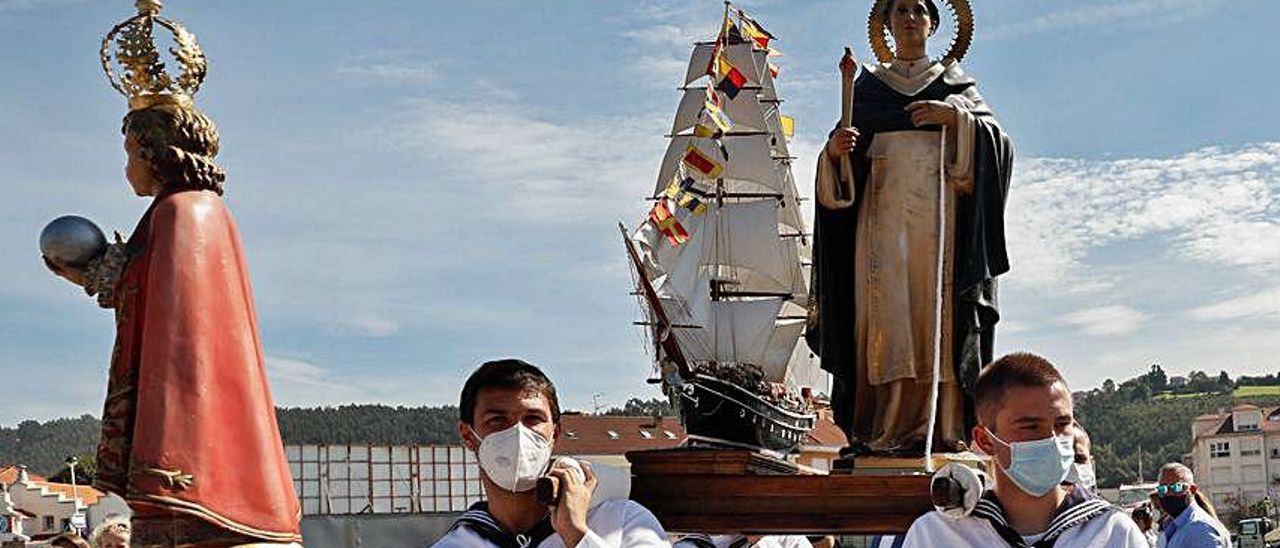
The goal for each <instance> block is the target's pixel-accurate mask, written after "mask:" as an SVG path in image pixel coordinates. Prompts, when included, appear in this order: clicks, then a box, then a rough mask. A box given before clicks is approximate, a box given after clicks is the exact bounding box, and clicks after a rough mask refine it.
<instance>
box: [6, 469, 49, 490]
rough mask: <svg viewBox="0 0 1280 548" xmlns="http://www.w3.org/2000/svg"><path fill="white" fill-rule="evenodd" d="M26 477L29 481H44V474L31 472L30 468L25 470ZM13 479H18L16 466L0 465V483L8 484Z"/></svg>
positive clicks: (13, 480)
mask: <svg viewBox="0 0 1280 548" xmlns="http://www.w3.org/2000/svg"><path fill="white" fill-rule="evenodd" d="M27 477H28V478H31V481H45V479H44V476H41V475H40V474H33V473H32V472H31V471H30V470H28V471H27ZM15 481H18V467H17V466H0V484H4V485H10V484H12V483H13V482H15Z"/></svg>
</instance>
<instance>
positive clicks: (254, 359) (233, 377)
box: [45, 0, 302, 546]
mask: <svg viewBox="0 0 1280 548" xmlns="http://www.w3.org/2000/svg"><path fill="white" fill-rule="evenodd" d="M138 7H139V15H137V16H136V17H133V18H131V19H129V20H127V21H125V22H123V23H121V24H120V25H118V26H116V28H115V29H113V30H112V31H111V33H110V34H108V36H107V38H106V40H105V41H104V42H103V61H104V68H105V69H107V74H108V77H109V78H110V79H111V82H112V84H113V85H114V86H115V87H116V88H117V89H118V90H120V91H121V92H122V93H124V94H125V95H126V96H127V97H129V105H130V112H129V113H128V114H127V115H126V116H125V117H124V125H123V133H124V149H125V152H126V154H127V156H128V162H127V165H126V167H125V175H126V178H127V179H128V181H129V184H130V186H132V188H133V191H134V192H135V193H137V194H138V195H139V196H144V197H148V198H150V200H151V205H150V207H149V208H148V209H147V211H146V213H145V214H143V216H142V219H141V220H140V221H139V222H138V224H137V227H136V228H135V229H134V230H133V233H132V235H131V236H130V237H129V238H128V240H127V241H119V240H120V238H119V237H117V243H115V244H112V245H110V246H108V247H107V249H106V251H105V253H103V254H102V255H101V256H100V257H98V258H97V259H94V260H93V261H92V262H90V263H89V264H88V265H87V266H84V267H77V266H75V265H69V264H61V263H59V261H57V260H55V259H52V258H50V257H49V256H48V255H46V257H45V261H46V263H47V264H48V265H49V267H50V268H51V269H53V270H54V272H55V273H58V274H59V275H61V276H63V277H64V278H67V279H68V280H71V281H72V282H74V283H77V284H79V285H82V286H83V287H84V288H85V290H86V291H87V292H88V293H89V294H90V295H93V296H96V297H97V299H98V302H99V304H100V305H102V306H104V307H107V308H113V309H114V310H115V315H116V342H115V348H114V350H113V352H112V356H111V367H110V372H109V380H108V385H107V399H106V403H105V406H104V409H103V416H102V440H101V445H100V446H99V448H98V457H97V464H98V470H99V475H98V477H97V479H96V486H97V487H98V488H100V489H103V490H106V491H110V492H112V493H116V494H118V495H120V496H122V497H124V499H125V500H126V501H128V503H129V506H130V508H131V509H132V510H133V518H132V519H133V538H132V542H133V545H134V546H194V545H200V546H236V545H245V544H253V545H298V543H300V542H301V540H302V537H301V530H300V524H299V522H300V519H301V515H300V511H299V506H298V499H297V497H296V495H295V493H294V488H293V481H292V479H291V477H290V474H289V467H288V463H287V462H286V460H285V456H284V447H283V445H282V444H281V441H280V431H279V429H278V427H277V425H276V418H275V406H274V405H273V403H272V400H271V393H270V390H269V389H268V386H267V377H266V373H265V367H264V360H263V353H262V345H261V339H260V337H259V331H258V320H257V317H256V315H255V313H254V307H253V297H252V293H251V291H250V287H249V273H248V270H247V268H246V265H245V259H244V253H243V251H242V249H241V245H240V237H239V234H238V233H237V231H236V225H235V221H234V220H233V219H232V217H231V213H230V211H228V209H227V206H226V204H225V203H224V202H223V199H222V193H223V184H224V179H225V174H224V172H223V170H222V168H221V167H219V166H218V165H217V164H215V163H214V157H215V156H216V155H217V153H218V130H217V128H216V127H215V126H214V124H213V122H212V121H211V120H210V119H209V117H207V116H206V115H205V114H204V113H202V112H201V111H200V110H198V109H196V108H195V107H194V106H193V103H192V95H193V94H194V93H195V92H196V90H197V89H198V87H199V85H200V82H201V81H202V80H203V78H204V73H205V60H204V55H203V53H201V51H200V49H199V46H197V45H196V43H195V39H194V37H193V36H192V35H191V34H190V33H188V32H187V31H186V30H185V29H183V28H182V27H181V26H179V25H178V24H177V23H174V22H173V21H170V20H168V19H164V18H162V17H160V16H159V11H160V6H159V4H158V2H155V1H154V0H150V1H148V0H142V1H139V2H138ZM166 28H167V29H168V30H170V31H172V32H173V34H174V43H175V44H176V45H175V46H174V49H173V50H172V51H173V53H174V55H175V56H176V57H177V61H176V63H175V64H177V65H180V66H181V67H182V72H181V74H179V75H169V74H166V72H165V67H164V64H163V63H161V62H160V61H159V58H160V52H159V51H158V50H157V48H156V46H155V43H154V42H153V41H152V37H151V35H152V31H153V29H166ZM113 39H114V40H115V45H116V46H117V52H116V54H115V57H114V60H115V61H116V62H117V63H119V65H120V66H121V68H122V71H121V73H122V76H120V77H119V78H117V77H116V75H115V74H114V72H113V70H112V69H111V65H110V61H112V58H111V57H110V56H109V48H110V47H111V46H112V40H113Z"/></svg>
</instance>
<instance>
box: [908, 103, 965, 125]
mask: <svg viewBox="0 0 1280 548" xmlns="http://www.w3.org/2000/svg"><path fill="white" fill-rule="evenodd" d="M906 111H907V114H908V115H910V116H911V123H912V124H915V126H916V127H920V126H946V127H947V129H955V127H956V122H957V117H958V111H957V110H956V107H955V105H952V104H951V103H944V102H942V101H916V102H914V103H911V104H909V105H907V108H906Z"/></svg>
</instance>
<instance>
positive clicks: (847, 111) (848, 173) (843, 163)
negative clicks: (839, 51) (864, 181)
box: [836, 47, 858, 203]
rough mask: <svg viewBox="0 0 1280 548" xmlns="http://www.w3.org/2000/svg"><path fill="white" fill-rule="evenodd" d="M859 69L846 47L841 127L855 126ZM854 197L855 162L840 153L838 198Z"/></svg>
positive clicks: (841, 70) (841, 61)
mask: <svg viewBox="0 0 1280 548" xmlns="http://www.w3.org/2000/svg"><path fill="white" fill-rule="evenodd" d="M857 70H858V61H857V60H856V59H854V57H853V50H852V49H849V48H848V47H845V48H844V57H841V58H840V127H841V129H848V128H851V127H853V74H854V72H856V71H857ZM853 198H854V187H853V162H852V161H850V160H849V155H848V154H841V155H840V182H839V183H838V184H836V200H837V201H839V202H841V203H845V202H852V201H853Z"/></svg>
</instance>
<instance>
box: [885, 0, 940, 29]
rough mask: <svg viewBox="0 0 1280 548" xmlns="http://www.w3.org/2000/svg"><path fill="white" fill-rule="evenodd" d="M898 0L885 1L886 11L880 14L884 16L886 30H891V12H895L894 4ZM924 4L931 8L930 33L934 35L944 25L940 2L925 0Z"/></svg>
mask: <svg viewBox="0 0 1280 548" xmlns="http://www.w3.org/2000/svg"><path fill="white" fill-rule="evenodd" d="M897 1H898V0H888V1H887V2H885V3H884V8H883V9H884V11H883V12H881V13H880V15H881V17H883V18H884V19H882V21H884V28H885V30H889V14H890V13H893V4H894V3H895V2H897ZM924 5H925V8H927V9H928V10H929V35H930V36H932V35H933V33H934V32H937V30H938V27H939V26H940V25H942V12H941V11H939V10H938V4H937V2H934V0H924Z"/></svg>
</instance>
